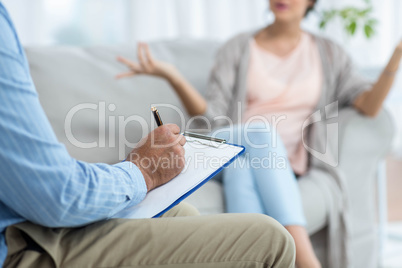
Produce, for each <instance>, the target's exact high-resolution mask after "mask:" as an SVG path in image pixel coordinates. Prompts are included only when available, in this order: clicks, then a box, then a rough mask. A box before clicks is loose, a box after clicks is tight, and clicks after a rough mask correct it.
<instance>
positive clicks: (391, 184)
mask: <svg viewBox="0 0 402 268" xmlns="http://www.w3.org/2000/svg"><path fill="white" fill-rule="evenodd" d="M387 184H388V185H387V191H388V220H389V222H388V230H387V231H388V239H387V241H386V244H385V247H384V252H383V258H382V262H381V263H382V265H381V268H402V194H401V193H402V160H401V159H399V160H396V159H392V158H389V159H387Z"/></svg>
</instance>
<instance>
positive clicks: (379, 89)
mask: <svg viewBox="0 0 402 268" xmlns="http://www.w3.org/2000/svg"><path fill="white" fill-rule="evenodd" d="M401 58H402V41H401V42H400V43H399V44H398V46H397V47H396V49H395V51H394V54H393V55H392V57H391V59H390V60H389V62H388V65H387V66H386V67H385V69H384V71H383V72H382V74H381V76H380V78H379V79H378V80H377V82H376V83H375V84H374V86H373V87H372V89H371V90H369V91H366V92H364V93H362V94H361V95H360V96H358V97H357V99H356V100H355V102H354V106H355V108H356V109H357V110H359V111H360V112H362V113H363V114H365V115H367V116H370V117H374V116H376V115H377V114H378V113H379V112H380V110H381V107H382V104H383V102H384V100H385V98H386V97H387V95H388V92H389V91H390V89H391V87H392V84H393V82H394V80H395V74H396V72H397V70H398V68H399V64H400V61H401Z"/></svg>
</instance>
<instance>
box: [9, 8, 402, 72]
mask: <svg viewBox="0 0 402 268" xmlns="http://www.w3.org/2000/svg"><path fill="white" fill-rule="evenodd" d="M372 1H373V3H374V6H375V11H376V12H375V13H376V14H375V16H376V17H377V19H378V20H379V21H380V24H379V27H378V29H379V31H378V34H377V35H376V36H375V37H374V38H373V40H370V41H367V40H366V39H365V38H364V37H363V36H362V34H359V35H358V36H357V37H355V38H352V39H351V38H348V37H346V36H345V34H344V33H343V31H342V28H341V26H340V25H335V24H333V25H330V27H328V29H327V31H326V32H325V33H322V32H320V31H319V30H318V29H317V25H318V21H319V15H317V14H312V15H311V16H310V17H309V18H308V19H307V20H306V21H305V22H304V26H305V28H307V29H309V30H311V31H313V32H319V33H320V34H324V35H327V36H329V37H330V38H332V39H335V40H337V41H338V42H340V43H342V44H343V45H344V47H345V48H346V49H347V50H348V51H349V53H350V54H351V56H352V57H353V58H354V60H355V61H356V62H357V63H358V65H361V66H365V67H370V66H382V65H384V64H385V62H386V61H387V60H388V58H389V56H390V53H391V51H392V49H393V47H394V46H395V44H396V43H397V41H398V40H399V39H400V38H402V16H400V14H402V3H401V2H402V0H372ZM267 2H268V0H57V1H56V0H3V3H4V4H5V5H6V7H7V8H8V9H9V11H10V13H11V15H12V17H13V19H14V21H15V24H16V27H17V30H18V31H19V35H20V37H21V40H22V42H23V44H24V45H50V44H71V45H94V44H104V45H105V44H120V43H132V44H134V43H135V42H137V41H139V40H141V41H151V40H157V39H175V38H208V39H217V40H221V41H224V40H226V39H228V38H229V37H230V36H233V35H234V34H236V33H238V32H241V31H245V30H249V29H255V28H258V27H262V26H264V25H266V24H267V23H268V22H269V21H270V19H272V14H271V16H270V13H269V11H268V5H267ZM352 3H353V4H354V5H358V4H361V3H363V0H319V5H318V10H322V9H325V8H329V7H342V6H345V5H351V4H352Z"/></svg>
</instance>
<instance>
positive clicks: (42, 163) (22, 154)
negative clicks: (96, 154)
mask: <svg viewBox="0 0 402 268" xmlns="http://www.w3.org/2000/svg"><path fill="white" fill-rule="evenodd" d="M146 192H147V187H146V184H145V180H144V177H143V176H142V174H141V172H140V171H139V169H138V168H137V167H136V166H135V165H133V164H131V163H128V162H124V163H120V164H117V165H112V166H111V165H107V164H88V163H85V162H81V161H77V160H75V159H73V158H72V157H71V156H70V155H69V154H68V152H67V150H66V148H65V147H64V146H63V145H62V144H60V143H59V142H58V141H57V138H56V136H55V134H54V132H53V130H52V128H51V126H50V123H49V121H48V119H47V117H46V115H45V113H44V111H43V109H42V107H41V105H40V103H39V99H38V95H37V93H36V90H35V86H34V84H33V82H32V79H31V76H30V73H29V67H28V62H27V60H26V57H25V54H24V51H23V49H22V47H21V44H20V42H19V40H18V37H17V34H16V31H15V28H14V26H13V24H12V22H11V19H10V17H9V15H8V13H7V11H6V9H5V8H4V6H3V4H2V3H1V2H0V267H2V266H3V263H4V260H5V258H6V255H7V246H6V241H5V229H6V228H7V226H10V225H13V224H16V223H19V222H23V221H31V222H34V223H36V224H39V225H42V226H46V227H74V226H81V225H87V224H89V223H92V222H95V221H99V220H103V219H106V218H109V217H111V216H112V215H114V214H115V213H116V212H118V211H120V210H122V209H123V208H125V207H127V206H131V205H135V204H138V203H139V202H141V201H142V200H143V199H144V197H145V195H146Z"/></svg>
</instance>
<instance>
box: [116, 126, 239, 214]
mask: <svg viewBox="0 0 402 268" xmlns="http://www.w3.org/2000/svg"><path fill="white" fill-rule="evenodd" d="M183 135H184V136H185V137H186V139H187V143H186V144H185V145H184V149H185V159H186V165H185V168H184V170H183V171H182V172H181V173H180V174H179V175H178V176H176V177H175V178H174V179H172V180H171V181H169V182H168V183H166V184H164V185H162V186H159V187H158V188H155V189H153V190H152V191H150V192H149V193H148V194H147V195H146V197H145V198H144V200H143V201H142V202H140V203H139V204H137V205H135V206H131V207H127V208H125V209H124V210H122V211H120V212H119V213H117V214H116V215H114V216H113V217H112V218H125V219H144V218H158V217H160V216H161V215H163V214H164V213H166V212H167V211H169V210H170V209H172V208H173V207H175V206H176V205H178V204H179V203H180V202H181V201H183V200H184V199H186V198H187V197H188V196H190V195H191V194H192V193H194V192H195V191H196V190H198V189H199V188H200V187H201V186H203V185H204V184H205V183H207V182H208V181H209V180H210V179H212V178H213V177H215V176H216V175H217V174H218V173H219V172H221V171H222V170H223V169H224V168H226V167H227V166H229V165H230V164H231V163H232V162H233V161H234V160H235V159H236V158H238V157H239V156H240V155H242V154H243V153H244V151H245V148H244V146H241V145H236V144H230V143H227V142H226V140H223V139H218V138H215V137H209V136H205V135H201V134H197V133H191V132H184V133H183Z"/></svg>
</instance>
